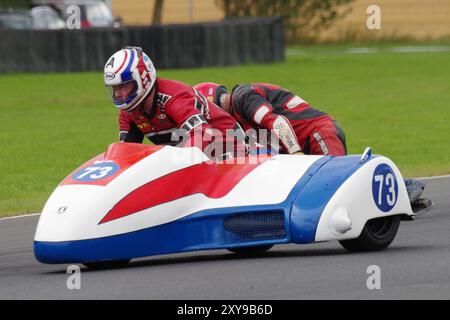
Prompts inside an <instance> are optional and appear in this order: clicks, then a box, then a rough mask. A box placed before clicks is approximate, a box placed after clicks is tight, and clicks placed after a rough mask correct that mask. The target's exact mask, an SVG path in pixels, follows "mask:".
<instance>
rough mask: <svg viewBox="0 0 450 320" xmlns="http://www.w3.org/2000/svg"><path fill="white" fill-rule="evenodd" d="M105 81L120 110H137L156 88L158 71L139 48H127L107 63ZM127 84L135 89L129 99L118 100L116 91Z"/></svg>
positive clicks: (118, 52) (115, 54) (114, 55)
mask: <svg viewBox="0 0 450 320" xmlns="http://www.w3.org/2000/svg"><path fill="white" fill-rule="evenodd" d="M103 78H104V81H105V86H106V88H107V90H108V93H109V95H110V97H111V99H112V101H113V103H114V104H115V105H116V107H117V108H119V109H120V110H125V111H127V112H131V111H133V110H134V109H136V108H137V107H138V106H139V105H140V104H141V103H142V101H144V99H145V98H146V97H147V95H148V94H149V93H150V91H151V90H152V89H153V87H154V86H155V81H156V70H155V67H154V66H153V63H152V60H151V59H150V58H149V56H147V55H146V54H145V53H144V52H143V51H142V49H141V48H139V47H126V48H124V49H122V50H120V51H117V52H116V53H114V54H113V55H112V56H111V57H110V58H109V59H108V61H107V62H106V64H105V69H104V77H103ZM126 83H132V84H133V88H132V90H131V91H130V93H129V94H128V96H127V97H125V98H124V97H122V98H117V97H116V95H115V94H114V89H115V88H117V87H118V86H121V85H124V84H126Z"/></svg>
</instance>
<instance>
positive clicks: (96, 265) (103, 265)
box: [83, 259, 131, 270]
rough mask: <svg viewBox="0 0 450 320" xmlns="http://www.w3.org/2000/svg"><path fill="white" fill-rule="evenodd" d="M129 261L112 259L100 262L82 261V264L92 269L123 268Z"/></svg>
mask: <svg viewBox="0 0 450 320" xmlns="http://www.w3.org/2000/svg"><path fill="white" fill-rule="evenodd" d="M130 261H131V259H128V260H114V261H100V262H85V263H83V265H85V266H86V267H87V268H89V269H92V270H105V269H115V268H123V267H125V266H126V265H127V264H128V262H130Z"/></svg>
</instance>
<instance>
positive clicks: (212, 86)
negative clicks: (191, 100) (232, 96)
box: [193, 82, 228, 107]
mask: <svg viewBox="0 0 450 320" xmlns="http://www.w3.org/2000/svg"><path fill="white" fill-rule="evenodd" d="M193 88H194V89H195V90H197V92H199V93H200V94H202V95H203V96H204V97H205V98H206V99H208V100H209V101H211V102H214V103H215V104H216V105H218V106H219V107H220V106H221V105H220V97H221V96H222V95H223V94H227V93H228V91H227V88H225V86H223V85H221V84H218V83H214V82H202V83H199V84H196V85H195V86H194V87H193Z"/></svg>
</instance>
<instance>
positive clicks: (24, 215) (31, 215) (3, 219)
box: [0, 213, 40, 221]
mask: <svg viewBox="0 0 450 320" xmlns="http://www.w3.org/2000/svg"><path fill="white" fill-rule="evenodd" d="M38 215H40V213H31V214H23V215H17V216H12V217H5V218H0V221H5V220H13V219H19V218H29V217H35V216H38Z"/></svg>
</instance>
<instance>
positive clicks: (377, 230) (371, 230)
mask: <svg viewBox="0 0 450 320" xmlns="http://www.w3.org/2000/svg"><path fill="white" fill-rule="evenodd" d="M400 220H401V216H389V217H384V218H377V219H372V220H369V221H367V222H366V225H365V226H364V229H363V230H362V232H361V235H360V236H359V237H358V238H356V239H350V240H342V241H339V243H340V244H341V245H342V246H343V247H344V248H345V249H347V250H349V251H353V252H361V251H377V250H383V249H386V248H387V247H388V246H389V245H390V244H391V242H392V241H393V240H394V238H395V235H396V234H397V230H398V226H399V225H400Z"/></svg>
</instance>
